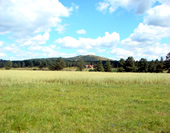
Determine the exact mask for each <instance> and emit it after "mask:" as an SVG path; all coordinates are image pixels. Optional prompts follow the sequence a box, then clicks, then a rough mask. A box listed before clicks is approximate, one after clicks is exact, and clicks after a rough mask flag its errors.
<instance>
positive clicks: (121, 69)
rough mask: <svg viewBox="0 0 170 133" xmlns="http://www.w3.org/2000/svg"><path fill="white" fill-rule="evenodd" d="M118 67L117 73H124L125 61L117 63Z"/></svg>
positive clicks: (121, 60)
mask: <svg viewBox="0 0 170 133" xmlns="http://www.w3.org/2000/svg"><path fill="white" fill-rule="evenodd" d="M119 64H120V67H119V69H118V72H124V71H125V60H124V59H123V58H121V59H120V61H119Z"/></svg>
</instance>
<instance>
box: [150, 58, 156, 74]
mask: <svg viewBox="0 0 170 133" xmlns="http://www.w3.org/2000/svg"><path fill="white" fill-rule="evenodd" d="M149 72H151V73H154V72H156V64H155V62H154V61H153V60H152V61H151V62H150V63H149Z"/></svg>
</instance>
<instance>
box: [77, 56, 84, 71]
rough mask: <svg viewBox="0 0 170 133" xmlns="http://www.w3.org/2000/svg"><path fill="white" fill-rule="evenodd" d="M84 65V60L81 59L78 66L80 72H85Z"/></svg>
mask: <svg viewBox="0 0 170 133" xmlns="http://www.w3.org/2000/svg"><path fill="white" fill-rule="evenodd" d="M84 65H85V63H84V60H83V59H82V58H81V59H80V61H79V64H78V70H79V71H83V69H84Z"/></svg>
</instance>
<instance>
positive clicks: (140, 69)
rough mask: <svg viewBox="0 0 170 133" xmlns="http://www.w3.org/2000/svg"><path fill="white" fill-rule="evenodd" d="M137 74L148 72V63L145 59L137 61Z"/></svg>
mask: <svg viewBox="0 0 170 133" xmlns="http://www.w3.org/2000/svg"><path fill="white" fill-rule="evenodd" d="M138 72H148V62H147V60H146V59H144V58H141V59H140V61H139V66H138Z"/></svg>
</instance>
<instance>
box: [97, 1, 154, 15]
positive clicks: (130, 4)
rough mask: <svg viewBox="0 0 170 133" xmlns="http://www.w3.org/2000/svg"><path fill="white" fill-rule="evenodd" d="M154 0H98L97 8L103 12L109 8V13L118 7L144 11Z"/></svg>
mask: <svg viewBox="0 0 170 133" xmlns="http://www.w3.org/2000/svg"><path fill="white" fill-rule="evenodd" d="M154 1H156V0H147V2H146V0H104V1H103V2H99V3H98V6H97V10H99V11H102V12H105V11H107V10H109V12H110V13H112V12H115V11H116V10H117V9H118V8H119V7H121V8H125V9H127V10H135V13H136V14H143V13H145V12H146V11H147V10H148V9H149V8H150V7H151V6H152V4H153V2H154Z"/></svg>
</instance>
